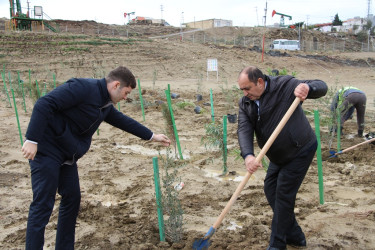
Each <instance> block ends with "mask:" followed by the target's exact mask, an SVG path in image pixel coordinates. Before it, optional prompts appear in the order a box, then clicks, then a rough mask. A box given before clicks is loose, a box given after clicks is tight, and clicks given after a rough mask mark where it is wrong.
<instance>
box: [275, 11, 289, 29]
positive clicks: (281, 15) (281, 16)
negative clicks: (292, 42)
mask: <svg viewBox="0 0 375 250" xmlns="http://www.w3.org/2000/svg"><path fill="white" fill-rule="evenodd" d="M274 15H280V27H284V26H285V24H284V17H288V18H289V20H292V16H289V15H285V14H282V13H279V12H276V10H273V11H272V17H273V16H274Z"/></svg>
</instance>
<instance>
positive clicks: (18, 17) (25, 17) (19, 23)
mask: <svg viewBox="0 0 375 250" xmlns="http://www.w3.org/2000/svg"><path fill="white" fill-rule="evenodd" d="M20 1H21V0H15V1H14V0H9V4H10V24H11V29H16V30H32V29H34V28H37V27H38V26H39V27H42V29H44V26H45V27H47V28H48V29H50V30H51V31H53V32H58V30H57V29H56V28H54V27H52V26H51V23H48V22H46V21H45V20H44V19H43V14H44V15H46V14H45V13H44V12H43V10H42V7H41V6H35V7H34V8H35V9H34V16H36V14H35V13H36V12H38V14H40V15H41V17H42V18H41V19H38V18H31V17H30V13H29V8H27V12H26V14H25V13H22V8H21V2H20ZM36 8H37V9H38V11H36ZM47 17H48V16H47Z"/></svg>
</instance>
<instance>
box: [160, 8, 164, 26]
mask: <svg viewBox="0 0 375 250" xmlns="http://www.w3.org/2000/svg"><path fill="white" fill-rule="evenodd" d="M160 12H161V15H160V22H161V24H164V22H163V5H160Z"/></svg>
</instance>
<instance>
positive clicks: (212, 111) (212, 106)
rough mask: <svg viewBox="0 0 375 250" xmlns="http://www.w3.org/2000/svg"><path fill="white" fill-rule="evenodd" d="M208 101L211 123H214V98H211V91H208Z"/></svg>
mask: <svg viewBox="0 0 375 250" xmlns="http://www.w3.org/2000/svg"><path fill="white" fill-rule="evenodd" d="M210 101H211V119H212V122H215V115H214V98H213V96H212V89H210Z"/></svg>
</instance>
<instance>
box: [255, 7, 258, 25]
mask: <svg viewBox="0 0 375 250" xmlns="http://www.w3.org/2000/svg"><path fill="white" fill-rule="evenodd" d="M255 12H256V13H257V23H258V26H259V18H258V6H255Z"/></svg>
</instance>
